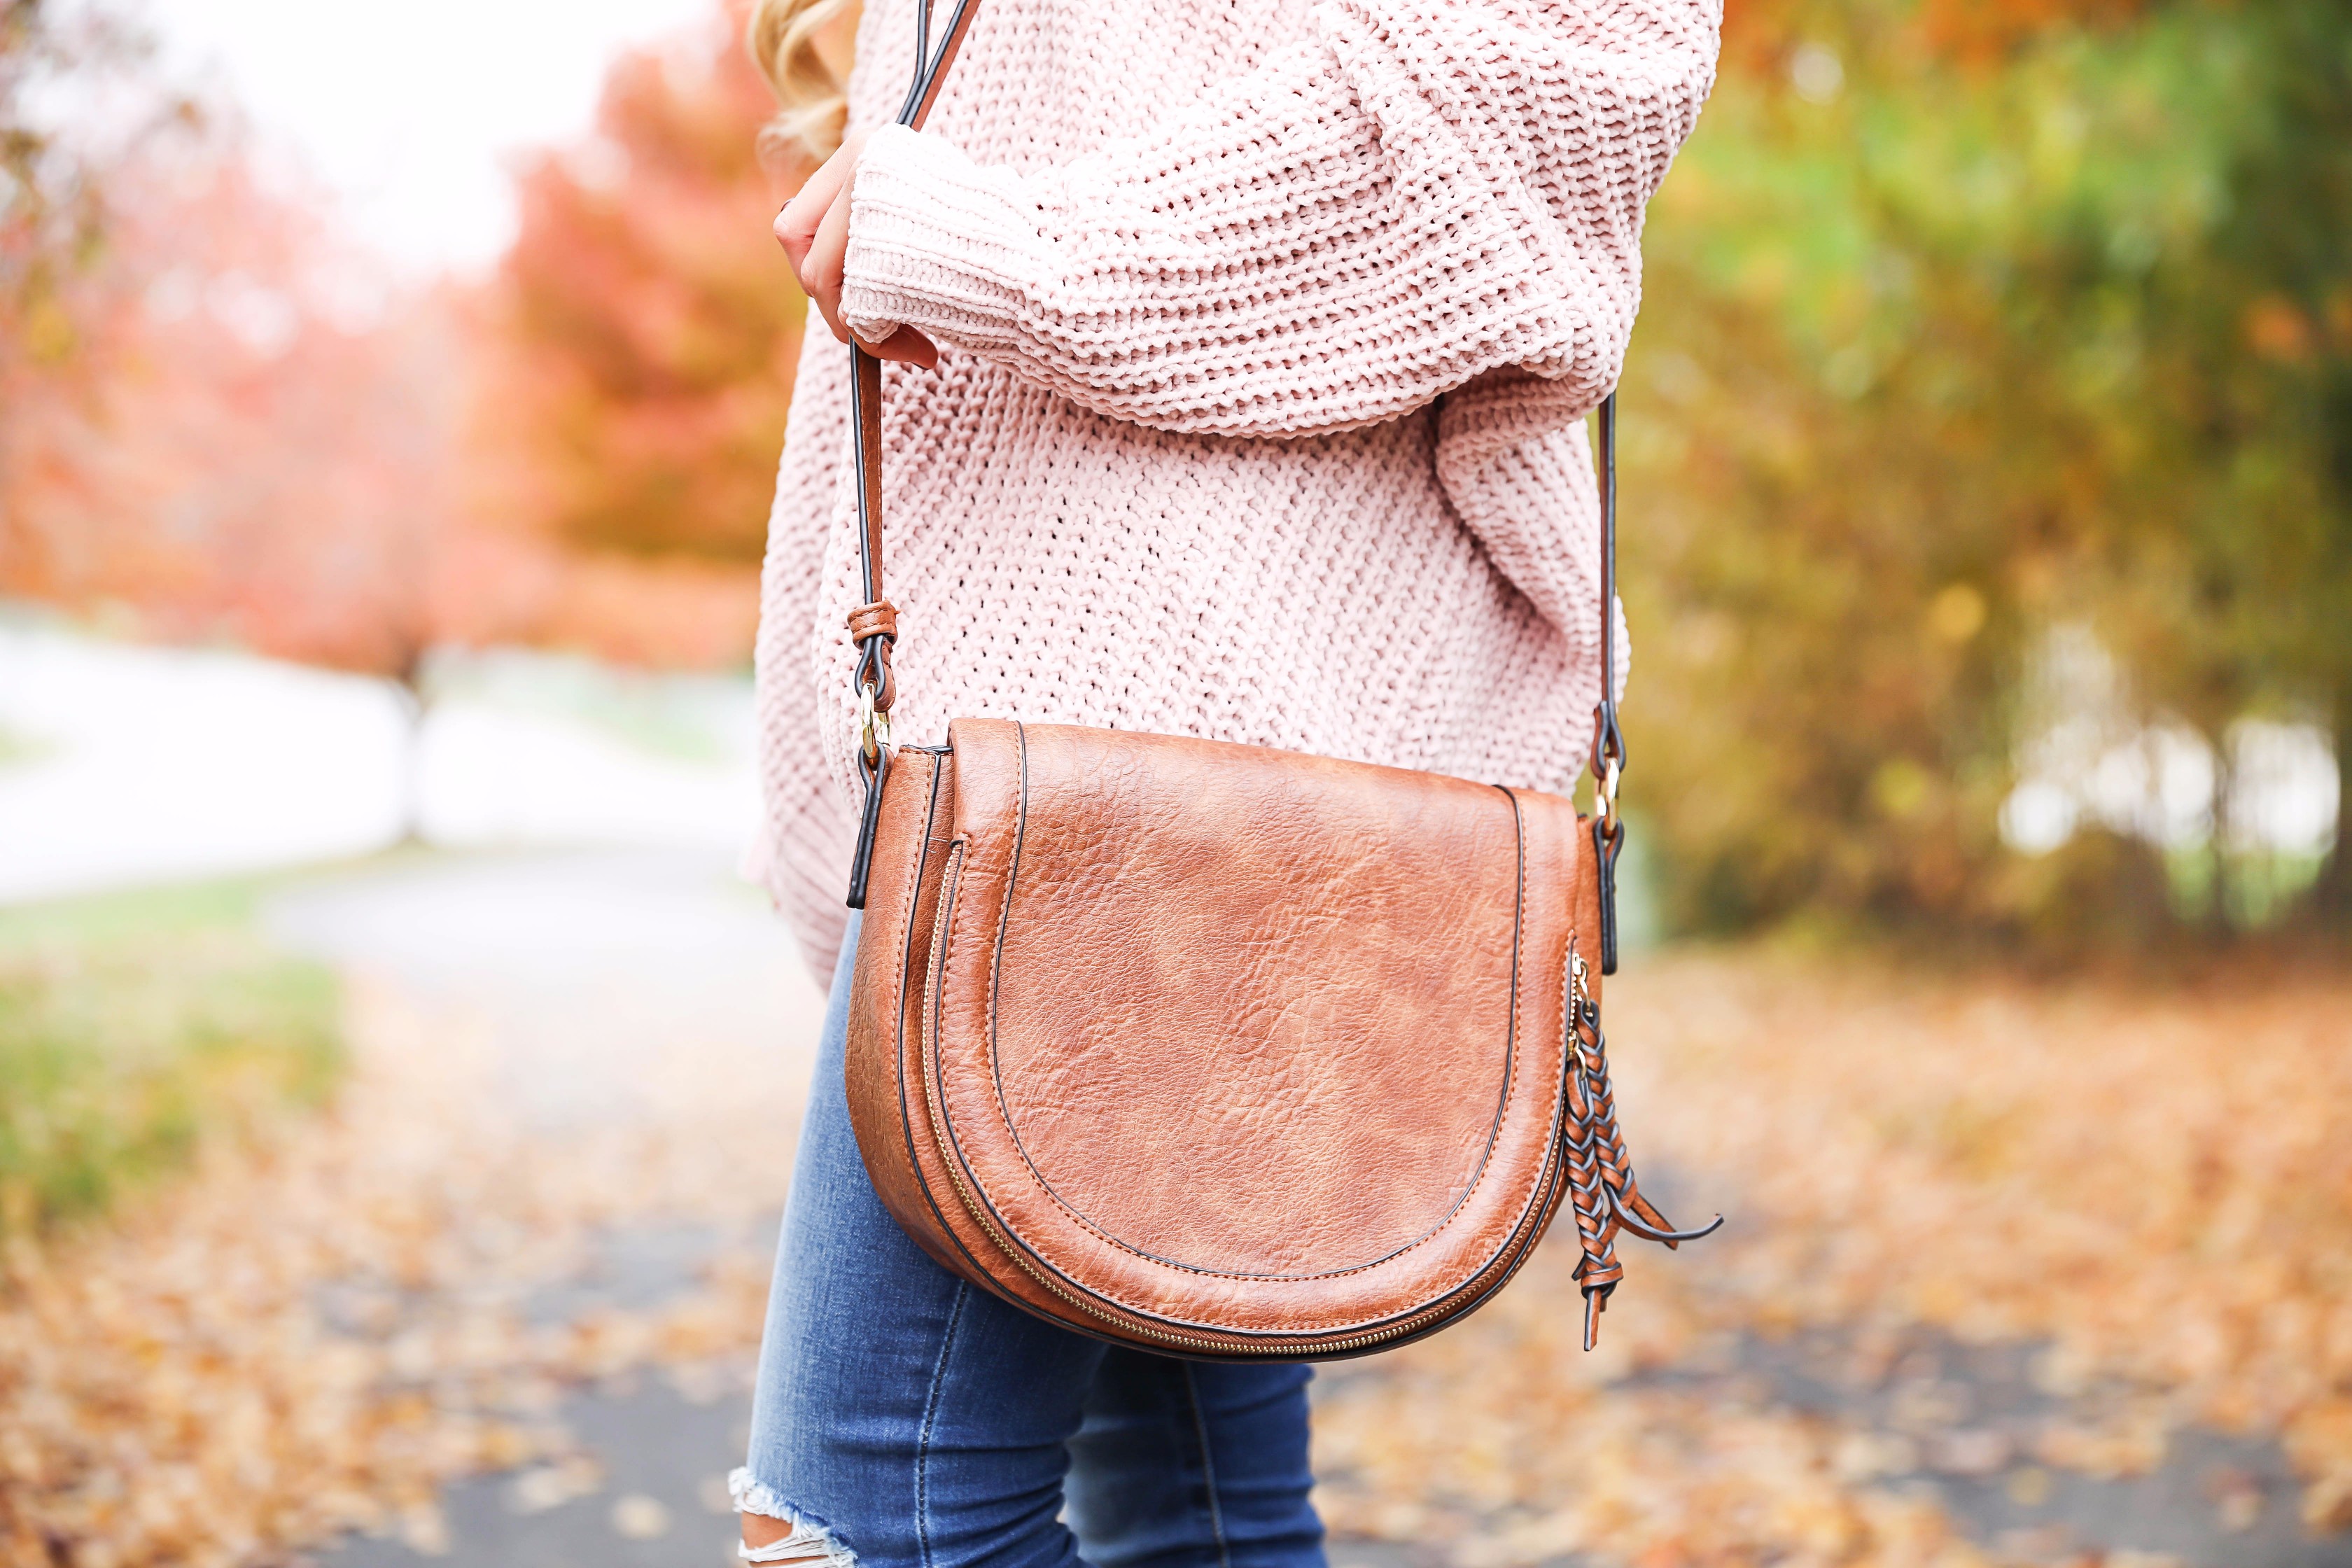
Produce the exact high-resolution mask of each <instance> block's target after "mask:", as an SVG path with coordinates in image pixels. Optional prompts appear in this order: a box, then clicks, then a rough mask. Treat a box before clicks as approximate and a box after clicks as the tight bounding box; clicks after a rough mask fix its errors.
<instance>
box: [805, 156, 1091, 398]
mask: <svg viewBox="0 0 2352 1568" xmlns="http://www.w3.org/2000/svg"><path fill="white" fill-rule="evenodd" d="M1035 212H1036V206H1035V202H1034V197H1026V196H1024V194H1023V193H1022V192H1021V190H1020V189H1019V186H1018V176H1017V175H1015V174H1013V172H1012V171H1011V170H1009V169H1001V168H985V167H982V165H980V164H978V163H973V162H972V161H971V159H970V158H967V157H965V156H964V154H963V153H961V151H959V150H958V149H957V148H955V147H953V146H951V145H950V144H949V143H948V142H944V141H942V140H940V138H939V137H936V136H925V135H923V134H921V133H919V132H914V131H910V130H908V129H907V128H906V127H905V126H903V125H888V126H885V127H883V128H882V129H881V130H879V131H877V132H874V134H873V135H872V136H871V137H869V138H868V139H867V141H866V150H865V153H863V154H862V155H861V156H860V157H859V159H858V161H857V182H856V185H855V187H854V188H853V190H852V192H851V195H850V208H849V249H848V254H847V257H846V258H845V261H844V263H843V270H842V289H841V310H842V315H843V317H844V319H845V321H847V322H848V324H849V326H850V329H851V330H852V331H856V333H858V334H859V335H860V336H862V337H864V338H866V340H867V341H868V342H879V341H880V340H882V339H884V338H887V337H888V336H889V334H890V333H891V332H892V331H896V330H897V329H898V328H899V327H902V326H905V327H913V328H915V329H916V330H917V331H920V332H922V333H923V334H924V335H926V336H927V337H929V338H930V339H931V340H932V341H933V342H951V343H954V344H956V345H958V346H959V347H962V348H966V349H974V350H982V351H985V350H988V349H991V348H996V349H1000V350H1002V349H1003V348H1006V347H1008V346H1010V345H1011V344H1012V343H1013V341H1014V339H1015V337H1016V335H1017V321H1018V318H1019V314H1020V308H1021V302H1022V300H1023V298H1024V294H1025V293H1026V289H1025V288H1024V284H1025V283H1027V282H1028V281H1029V280H1031V279H1036V278H1038V277H1040V276H1042V275H1043V274H1044V272H1045V263H1046V260H1047V256H1048V250H1047V247H1046V243H1045V238H1044V237H1043V236H1042V235H1040V234H1039V233H1038V231H1037V226H1036V223H1035V221H1034V217H1035Z"/></svg>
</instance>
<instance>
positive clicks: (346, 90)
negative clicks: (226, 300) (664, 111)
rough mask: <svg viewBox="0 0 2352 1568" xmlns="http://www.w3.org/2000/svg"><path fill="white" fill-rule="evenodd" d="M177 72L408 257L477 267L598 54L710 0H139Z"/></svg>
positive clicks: (596, 72) (702, 16)
mask: <svg viewBox="0 0 2352 1568" xmlns="http://www.w3.org/2000/svg"><path fill="white" fill-rule="evenodd" d="M143 8H144V12H145V15H146V18H147V21H148V24H149V26H151V27H152V30H153V31H154V32H155V34H156V35H157V36H158V37H159V39H160V40H161V42H162V43H163V47H164V57H165V58H166V59H167V60H168V61H169V62H170V63H171V64H172V66H173V68H174V72H175V74H177V75H180V76H182V77H183V78H188V77H194V78H195V79H199V80H203V81H208V82H210V83H213V84H215V85H216V86H217V87H218V88H219V89H222V90H224V91H226V93H228V94H230V95H232V96H234V97H235V98H236V100H237V101H239V102H240V103H242V104H243V105H244V106H245V108H246V110H247V111H248V112H249V113H250V114H251V115H252V116H253V118H254V120H255V121H256V122H257V124H258V125H259V126H260V127H261V128H262V129H263V130H264V131H265V132H267V133H268V134H269V135H271V136H272V138H273V139H274V140H276V141H278V142H281V143H283V144H288V145H290V146H291V147H292V148H293V149H295V150H296V151H297V152H298V153H299V155H300V157H301V158H302V160H303V162H305V163H308V164H309V165H310V167H311V169H312V170H313V171H314V172H315V173H316V174H318V175H319V176H320V178H321V179H323V180H324V181H325V183H326V184H327V185H328V186H329V188H331V190H332V191H334V192H335V193H337V195H338V197H339V198H340V201H341V205H342V207H343V209H344V211H345V213H346V215H347V216H348V218H349V220H350V225H351V226H352V229H353V230H354V232H356V233H357V234H358V235H359V236H360V237H362V238H364V239H367V240H369V241H372V242H373V244H374V245H375V246H376V247H379V248H380V249H382V250H383V251H384V252H385V253H386V254H387V255H388V256H389V257H391V258H393V259H394V260H395V261H396V262H398V263H399V264H401V266H402V267H403V268H404V269H415V270H418V271H426V270H431V269H435V268H443V267H456V268H466V269H471V268H478V267H479V266H481V265H483V264H484V263H487V262H488V261H489V260H491V259H492V258H495V257H496V256H497V255H498V254H499V251H500V250H501V249H502V248H504V247H505V245H506V242H507V240H508V238H509V237H510V235H511V233H512V230H513V223H514V210H513V204H512V200H511V197H510V195H509V185H508V179H507V168H508V157H509V154H510V153H513V152H515V151H516V150H518V149H521V148H527V147H530V146H535V145H543V144H545V143H547V142H560V141H562V140H565V139H567V138H569V137H572V136H574V135H577V134H578V133H579V132H582V131H583V130H584V129H586V127H587V125H588V122H589V119H590V116H591V114H592V113H593V110H594V108H595V101H596V90H597V88H598V85H599V84H600V82H601V81H602V79H603V76H604V65H605V63H606V62H607V61H608V60H610V59H611V58H613V56H614V54H615V53H616V52H617V51H619V50H620V49H622V48H624V47H627V46H628V45H631V44H635V43H641V42H646V41H648V40H651V39H655V38H658V37H663V36H664V35H666V34H674V33H676V32H677V31H679V30H680V29H682V28H685V27H688V26H696V25H698V24H703V23H705V22H707V20H708V18H709V16H711V14H712V12H713V10H714V9H715V6H714V4H713V0H400V3H399V4H397V5H367V4H361V3H359V0H144V4H143Z"/></svg>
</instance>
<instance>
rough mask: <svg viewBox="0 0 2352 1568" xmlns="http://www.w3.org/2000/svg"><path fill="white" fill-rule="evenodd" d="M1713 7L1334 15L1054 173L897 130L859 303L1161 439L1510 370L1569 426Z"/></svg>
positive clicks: (1346, 11)
mask: <svg viewBox="0 0 2352 1568" xmlns="http://www.w3.org/2000/svg"><path fill="white" fill-rule="evenodd" d="M982 15H983V17H985V16H986V13H982ZM1719 16H1720V5H1719V4H1718V3H1717V0H1323V3H1322V4H1320V5H1318V7H1317V8H1316V11H1315V20H1314V26H1313V28H1312V31H1311V35H1310V36H1309V37H1307V39H1306V40H1304V41H1302V42H1298V43H1295V44H1292V45H1289V46H1287V47H1284V48H1282V49H1280V50H1278V51H1276V52H1275V53H1273V54H1271V55H1268V56H1266V57H1265V58H1261V59H1260V60H1258V61H1257V62H1256V63H1255V66H1254V68H1251V69H1248V70H1246V71H1244V72H1241V73H1239V74H1236V75H1234V76H1231V77H1228V78H1226V79H1223V80H1222V81H1220V82H1217V83H1215V84H1213V86H1212V88H1211V89H1210V90H1209V91H1208V92H1207V93H1206V94H1204V95H1202V96H1201V97H1199V98H1197V99H1195V100H1192V101H1191V102H1189V103H1188V104H1186V105H1185V106H1183V107H1182V108H1181V109H1179V110H1173V111H1171V113H1170V114H1169V115H1168V116H1167V118H1166V120H1165V121H1164V122H1163V123H1161V124H1160V125H1159V126H1156V127H1154V128H1153V129H1152V131H1151V132H1150V134H1146V135H1140V136H1130V137H1126V138H1121V139H1118V140H1116V141H1112V142H1108V143H1106V144H1104V145H1102V146H1100V147H1098V148H1097V149H1095V150H1094V151H1092V152H1089V153H1086V154H1084V155H1082V156H1079V157H1076V158H1073V159H1070V160H1068V161H1066V162H1062V163H1045V164H1043V165H1037V166H1031V167H1028V168H1025V169H1022V168H1015V167H1013V166H1011V165H1009V164H1004V163H979V162H975V161H974V160H972V159H971V158H969V157H967V156H966V155H964V153H961V152H960V151H959V150H958V149H957V148H956V147H955V146H954V145H952V144H950V142H948V141H947V140H946V139H945V138H943V137H941V136H939V135H931V134H918V133H915V132H908V131H906V130H903V129H900V128H898V127H890V128H887V129H885V130H883V131H881V132H877V133H876V134H875V136H874V137H873V139H872V140H871V141H870V142H868V143H867V146H866V153H865V155H864V158H863V160H862V161H861V163H860V165H859V170H858V176H857V182H856V193H855V195H854V198H853V209H852V218H851V224H850V248H849V257H848V264H847V268H846V280H845V290H844V306H845V313H846V314H847V316H848V318H849V320H850V321H851V322H852V323H853V324H854V325H856V327H858V328H859V329H860V330H861V331H866V332H868V333H869V334H874V333H878V332H879V331H885V330H887V329H888V328H891V327H895V326H898V325H901V324H905V325H910V326H913V327H916V328H919V330H921V331H924V332H925V333H928V334H929V335H930V336H931V337H932V338H934V339H935V340H937V341H940V342H944V343H951V344H954V345H956V346H958V347H960V348H962V349H965V350H968V351H970V352H971V353H976V354H979V355H981V356H982V357H983V358H988V359H993V360H998V361H1001V362H1003V363H1006V364H1007V365H1008V366H1009V367H1010V368H1011V369H1013V371H1014V372H1015V373H1016V374H1020V375H1021V376H1022V377H1023V378H1024V379H1025V380H1029V381H1032V382H1034V383H1036V384H1041V385H1043V386H1045V387H1046V388H1049V389H1051V390H1052V391H1054V392H1055V393H1058V394H1060V395H1063V396H1065V397H1067V398H1068V399H1069V400H1071V401H1072V402H1074V403H1076V404H1078V405H1081V406H1083V407H1086V408H1088V409H1090V410H1093V411H1095V412H1097V413H1099V414H1103V415H1107V416H1111V417H1114V418H1118V419H1122V420H1128V421H1131V422H1134V423H1137V424H1141V425H1146V426H1155V427H1158V428H1161V429H1166V430H1171V431H1180V432H1188V433H1199V434H1212V435H1224V436H1244V437H1251V436H1255V437H1269V436H1275V437H1278V436H1299V435H1307V434H1312V433H1317V432H1323V431H1331V430H1340V429H1347V428H1351V427H1355V426H1364V425H1370V424H1373V423H1376V422H1378V421H1381V420H1385V419H1389V418H1392V417H1395V416H1398V415H1400V414H1402V413H1405V412H1407V411H1409V410H1412V409H1414V408H1418V407H1422V406H1424V405H1428V404H1429V403H1431V402H1432V401H1433V400H1435V399H1436V398H1438V397H1439V396H1441V395H1444V394H1445V393H1447V392H1449V391H1451V390H1453V389H1454V388H1456V387H1461V386H1464V385H1465V384H1467V383H1470V382H1472V381H1474V380H1475V379H1478V378H1481V377H1483V376H1486V375H1488V374H1489V373H1494V372H1498V371H1500V372H1505V373H1509V372H1511V370H1512V369H1513V367H1519V368H1520V369H1522V370H1523V371H1524V373H1527V374H1531V375H1532V376H1533V377H1534V378H1537V379H1539V380H1541V381H1543V382H1547V383H1550V384H1552V385H1551V386H1550V387H1549V388H1548V389H1547V395H1545V396H1544V398H1543V399H1542V401H1544V402H1546V403H1548V404H1551V405H1553V406H1554V407H1559V406H1567V407H1570V408H1572V409H1575V410H1577V411H1579V412H1580V411H1581V410H1582V409H1584V408H1589V407H1591V405H1594V404H1595V403H1597V402H1599V401H1600V399H1601V396H1602V395H1604V394H1605V393H1606V392H1607V390H1608V389H1609V388H1610V387H1611V386H1612V385H1613V384H1614V383H1615V381H1616V378H1617V372H1618V367H1619V364H1620V363H1621V361H1622V355H1623V352H1624V346H1625V340H1626V337H1627V335H1628V334H1629V333H1630V331H1632V328H1633V316H1634V310H1635V308H1636V305H1637V302H1638V296H1639V292H1640V276H1641V261H1640V235H1641V225H1642V214H1643V206H1644V205H1645V204H1646V203H1647V201H1648V200H1649V198H1650V195H1652V193H1653V192H1654V191H1655V190H1656V189H1657V186H1658V184H1659V182H1660V180H1662V179H1663V178H1664V174H1665V172H1666V167H1667V164H1668V163H1670V162H1671V161H1672V159H1673V156H1674V153H1675V149H1676V148H1677V147H1678V146H1679V145H1680V144H1681V142H1682V141H1683V139H1684V137H1685V135H1687V134H1688V133H1689V131H1690V129H1691V126H1692V124H1693V122H1694V121H1695V120H1696V115H1697V113H1698V109H1699V106H1700V103H1701V102H1702V100H1704V99H1705V97H1706V91H1707V89H1708V88H1709V86H1710V85H1711V83H1712V79H1713V72H1714V63H1715V54H1716V32H1717V21H1718V17H1719ZM983 25H985V24H984V22H983ZM952 90H953V89H952V86H951V87H950V91H952Z"/></svg>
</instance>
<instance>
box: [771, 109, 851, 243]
mask: <svg viewBox="0 0 2352 1568" xmlns="http://www.w3.org/2000/svg"><path fill="white" fill-rule="evenodd" d="M865 147H866V138H865V137H863V136H852V137H850V138H849V139H848V140H847V141H845V142H842V144H841V145H840V147H839V148H837V149H836V150H835V153H834V154H833V156H832V157H830V158H827V159H826V160H825V161H824V163H820V164H818V165H817V170H816V173H815V174H811V175H810V176H809V177H808V179H807V180H806V181H804V182H803V184H802V185H801V188H800V190H799V191H798V192H796V193H795V194H794V195H793V199H792V200H791V201H788V202H786V203H785V204H784V210H783V211H782V212H780V213H778V214H777V215H776V242H777V243H778V244H780V245H782V247H784V255H785V256H786V257H788V258H791V260H792V264H793V271H794V272H798V271H799V270H800V269H801V258H803V257H804V256H806V255H807V254H808V248H809V246H810V245H811V244H812V243H814V240H815V238H816V231H817V226H818V225H820V224H822V223H823V222H824V215H825V214H826V213H828V212H830V211H831V210H832V209H833V203H834V198H835V197H836V196H838V195H840V194H841V192H842V188H843V187H844V186H845V185H847V184H849V180H850V176H851V174H854V173H856V168H857V155H858V153H861V152H863V151H865Z"/></svg>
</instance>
